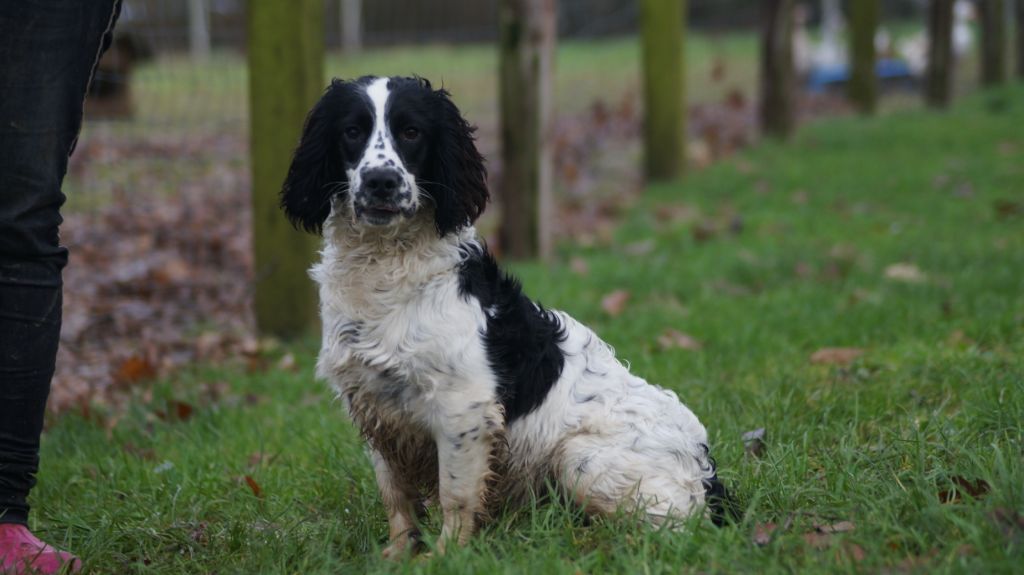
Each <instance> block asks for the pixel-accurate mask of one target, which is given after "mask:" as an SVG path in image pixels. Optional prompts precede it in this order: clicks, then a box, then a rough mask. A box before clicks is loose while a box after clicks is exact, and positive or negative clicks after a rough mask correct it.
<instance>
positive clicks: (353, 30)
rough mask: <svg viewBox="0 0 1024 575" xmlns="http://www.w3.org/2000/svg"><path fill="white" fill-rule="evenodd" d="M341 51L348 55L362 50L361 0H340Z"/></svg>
mask: <svg viewBox="0 0 1024 575" xmlns="http://www.w3.org/2000/svg"><path fill="white" fill-rule="evenodd" d="M341 49H342V51H344V52H345V53H348V54H354V53H357V52H359V51H360V50H362V49H363V0H341Z"/></svg>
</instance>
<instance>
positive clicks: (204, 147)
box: [68, 0, 923, 210]
mask: <svg viewBox="0 0 1024 575" xmlns="http://www.w3.org/2000/svg"><path fill="white" fill-rule="evenodd" d="M351 1H352V0H326V4H325V18H324V32H325V38H326V44H327V49H328V53H327V59H326V68H327V75H328V77H331V76H337V77H356V76H359V75H363V74H419V75H423V76H425V77H427V78H430V79H431V80H433V81H435V82H436V83H443V84H444V85H445V86H446V87H448V88H449V89H450V90H451V91H452V92H453V93H454V94H455V96H456V99H457V100H458V103H459V105H460V107H461V108H462V109H463V110H464V112H465V113H466V114H467V116H468V117H469V119H470V120H471V121H472V122H473V123H475V124H477V125H479V126H480V145H481V147H482V148H483V151H484V153H485V154H487V155H488V156H490V157H495V156H496V155H497V110H498V102H497V77H496V71H497V50H496V46H495V41H496V35H497V17H498V0H432V1H431V2H423V1H421V0H362V1H358V2H356V4H361V11H360V15H361V18H360V26H359V29H360V31H361V33H360V40H361V43H362V45H363V49H362V50H361V51H359V52H358V53H356V52H352V51H351V50H342V49H341V47H342V45H343V44H344V43H345V39H344V38H343V36H344V30H345V22H344V18H343V15H344V14H345V11H344V9H343V5H344V4H345V3H347V2H351ZM884 4H885V9H886V16H887V17H889V18H906V17H914V18H917V19H919V20H920V19H921V18H923V16H922V15H923V11H922V10H923V0H894V1H891V2H890V1H887V2H885V3H884ZM815 5H816V3H815ZM196 6H201V7H203V8H204V10H203V14H204V18H203V21H202V23H201V27H200V28H199V29H200V30H201V31H204V35H205V36H206V38H205V40H204V42H205V44H206V45H207V46H209V47H210V49H209V51H208V52H207V51H205V50H203V51H200V52H196V49H195V45H196V44H195V38H194V36H195V34H196V30H197V28H196V27H195V24H196V22H195V21H194V19H193V20H190V7H191V9H193V10H194V9H195V7H196ZM245 7H246V2H245V1H244V0H192V1H189V2H183V1H181V0H126V1H125V3H124V8H123V12H122V15H121V19H120V21H119V23H118V28H117V34H116V40H115V43H114V45H113V47H112V48H111V50H110V51H109V52H108V54H107V55H106V56H105V57H104V59H103V62H102V64H101V67H100V70H99V73H98V74H97V77H96V80H95V82H94V85H93V90H92V94H91V97H90V99H89V101H88V103H87V108H86V110H87V121H86V125H85V128H84V131H83V135H82V139H81V144H80V148H79V151H78V152H77V153H76V156H75V157H74V158H73V159H72V169H71V174H70V177H69V179H68V189H69V197H70V202H69V205H68V207H69V208H70V209H71V210H83V209H92V208H94V207H96V206H101V205H103V204H104V202H105V201H106V200H107V199H109V198H110V197H111V196H112V195H114V194H116V193H121V192H131V193H141V192H165V193H169V194H173V193H175V192H176V191H177V190H179V189H180V188H181V187H182V186H193V185H195V186H200V185H203V186H207V187H208V188H210V189H211V190H215V189H216V185H211V182H209V181H207V180H206V178H208V177H209V172H210V170H211V167H212V166H217V167H218V170H231V171H233V173H235V174H236V177H235V180H238V182H239V184H238V185H242V186H245V185H247V180H246V178H247V177H248V176H247V172H248V148H247V126H248V120H247V118H248V97H247V74H248V71H247V66H246V60H245V46H246V31H245ZM558 9H559V35H560V38H561V48H560V50H559V56H558V62H557V64H556V67H555V72H556V82H555V87H556V116H557V117H558V118H559V122H560V125H561V126H562V133H561V135H560V136H559V138H560V142H562V144H561V148H562V149H565V150H567V152H566V153H567V154H568V155H569V156H573V155H574V154H575V156H579V155H580V154H583V153H584V152H583V151H582V150H586V152H585V153H586V154H590V155H591V157H588V158H586V159H585V160H580V161H587V162H589V163H590V165H591V166H590V169H589V170H584V169H581V168H580V166H579V165H578V164H579V162H580V161H577V159H570V160H566V162H563V168H562V169H560V170H559V175H560V177H559V179H558V182H559V188H560V189H561V190H562V191H566V190H568V191H572V190H578V189H580V187H581V186H582V185H584V184H583V183H584V182H586V183H588V184H587V185H590V184H593V183H594V182H607V181H608V178H607V177H605V176H612V183H611V184H609V185H610V186H611V187H615V186H620V187H621V186H630V185H633V184H635V183H636V178H635V177H634V175H632V172H631V170H632V171H635V169H633V168H630V169H625V168H622V166H627V165H635V164H638V161H637V160H638V155H639V153H640V152H639V149H638V147H637V142H636V138H635V137H634V136H635V133H636V131H637V130H636V126H638V122H639V119H638V118H639V111H638V108H639V105H638V101H639V61H640V59H639V48H638V45H637V42H636V40H635V32H636V29H637V20H638V2H637V0H560V1H559V2H558ZM759 9H760V3H759V2H750V1H749V0H690V1H689V3H688V12H689V14H688V27H689V29H690V30H691V34H690V36H691V38H690V40H689V42H688V57H687V61H688V63H687V66H688V70H687V76H688V78H689V81H688V97H689V100H690V102H691V104H692V105H695V106H703V105H708V104H712V103H723V104H724V103H727V102H728V103H729V105H732V106H734V107H735V105H736V104H737V103H740V104H743V107H746V108H749V107H750V106H751V105H752V103H753V101H754V100H755V99H756V76H757V69H756V55H757V34H756V31H757V22H758V15H759ZM810 12H811V21H812V24H813V23H814V22H816V19H817V18H819V14H817V13H816V12H815V11H814V10H811V11H810ZM204 42H200V43H199V45H200V46H202V45H203V43H204ZM610 111H613V112H614V114H611V112H610ZM698 111H699V110H698ZM610 114H611V115H610ZM608 117H614V118H617V119H619V120H621V121H620V124H623V123H632V125H633V126H634V128H626V127H624V125H623V126H620V128H621V129H619V130H618V132H616V136H615V138H614V139H613V138H609V139H608V142H607V145H606V146H604V147H602V148H601V150H608V148H609V147H611V148H614V152H609V153H602V152H601V150H598V149H595V147H596V146H595V142H590V145H587V146H582V147H581V146H580V145H576V144H574V143H573V142H574V139H575V140H580V139H583V140H587V139H591V140H593V139H595V138H599V137H602V138H603V137H604V136H607V134H603V133H601V132H600V130H599V129H597V128H594V127H593V126H587V125H585V124H594V123H595V121H596V122H597V123H600V122H601V121H602V118H605V119H607V118H608ZM744 121H746V119H744ZM700 125H701V124H700V122H697V123H696V126H697V128H695V129H701V128H700ZM699 135H700V134H698V136H699ZM719 136H720V134H715V135H714V137H715V138H717V139H720V137H719ZM612 140H614V141H612ZM597 147H599V146H597ZM610 166H614V167H610ZM492 167H493V168H496V169H500V166H494V165H493V164H492ZM606 167H607V168H606ZM609 170H611V171H610V172H609ZM218 177H221V176H218ZM217 183H218V182H217V181H215V182H213V184H217ZM220 183H223V182H220Z"/></svg>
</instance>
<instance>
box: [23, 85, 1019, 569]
mask: <svg viewBox="0 0 1024 575" xmlns="http://www.w3.org/2000/svg"><path fill="white" fill-rule="evenodd" d="M1022 88H1024V87H1021V86H1018V87H1016V88H1014V89H1011V90H1008V91H1006V92H1004V93H1001V94H995V95H987V96H985V95H981V96H975V97H972V98H970V99H968V100H966V101H964V102H963V103H962V104H960V105H959V106H958V107H956V108H955V109H954V110H953V111H951V112H949V113H946V114H931V113H926V112H922V111H911V112H901V113H899V114H894V115H890V116H886V117H883V118H879V119H871V120H861V119H856V118H848V119H839V120H831V121H827V122H821V123H819V124H815V125H812V126H809V127H807V128H806V129H804V130H803V131H802V132H801V133H800V134H799V136H798V137H797V138H796V139H795V141H794V142H793V143H791V144H788V145H773V144H767V145H762V146H759V147H757V148H755V149H752V150H750V151H748V152H746V153H744V154H742V155H740V156H738V157H737V158H736V159H735V160H733V161H730V162H727V163H723V164H720V165H717V166H714V167H712V168H710V169H708V170H707V171H704V172H701V173H697V174H694V175H692V176H691V177H690V178H689V179H687V180H686V181H685V182H683V183H681V184H672V185H661V186H653V187H651V188H650V189H649V190H648V192H647V193H646V195H645V196H644V197H643V198H642V199H641V200H640V201H639V204H638V205H636V206H634V207H633V209H632V210H631V211H630V213H629V214H627V215H626V217H625V220H624V223H623V225H622V226H621V228H620V230H619V231H618V232H617V235H616V236H615V238H614V239H613V241H611V242H610V243H609V244H607V245H595V246H591V247H587V248H576V247H569V246H566V247H565V248H564V249H563V251H562V252H561V253H560V255H559V261H558V262H557V263H556V264H553V265H550V266H545V265H539V264H529V265H520V266H516V271H517V272H518V273H519V274H520V275H521V277H522V278H523V280H524V282H525V284H526V287H527V290H528V291H529V292H530V293H531V294H533V295H534V296H535V297H537V298H539V299H540V300H542V301H543V302H544V303H545V304H547V305H549V306H553V307H558V308H561V309H565V310H567V311H569V312H571V313H572V314H573V315H575V316H576V317H577V318H579V319H580V320H582V321H584V322H585V323H588V324H590V325H591V326H593V327H594V328H595V329H597V331H598V332H599V333H600V334H602V335H603V337H604V338H605V339H606V340H607V341H608V342H609V343H611V344H612V345H614V346H615V347H616V348H617V350H618V353H619V357H620V358H621V359H623V360H628V361H629V362H631V364H632V368H633V370H634V371H635V372H636V373H639V374H642V375H643V376H645V377H646V378H648V379H649V380H651V381H653V382H656V383H659V384H661V385H663V386H666V387H669V388H672V389H674V390H676V391H677V392H678V393H679V395H680V397H681V398H682V399H683V400H684V401H685V402H686V403H687V404H688V405H689V406H691V407H692V408H693V410H694V411H695V412H696V413H697V414H698V416H700V417H701V419H702V420H703V422H704V423H705V424H706V425H707V427H708V429H709V432H710V435H711V440H712V452H713V454H714V455H715V456H716V457H717V459H718V463H719V466H720V474H721V476H722V477H723V478H724V479H725V481H726V482H727V483H728V484H729V485H730V486H731V488H732V489H733V490H734V491H735V492H736V494H737V495H738V496H739V498H740V499H741V500H742V502H743V505H744V508H745V510H746V514H745V517H744V519H743V520H742V522H741V523H739V524H738V525H733V526H727V527H724V528H715V527H714V526H712V525H710V524H709V523H705V522H701V521H696V522H693V523H692V525H690V526H689V528H688V529H687V530H686V531H684V532H665V531H658V530H655V529H650V528H645V527H638V526H637V525H636V524H635V523H634V522H632V521H630V520H629V518H620V519H604V520H597V521H594V522H591V523H589V524H588V523H587V522H585V521H583V520H582V518H581V517H580V516H579V514H578V513H576V512H575V511H574V510H572V509H569V508H565V507H562V506H559V505H555V504H547V505H538V506H536V507H534V508H529V509H525V510H523V511H521V512H517V513H515V514H512V515H510V516H507V517H504V518H503V519H501V520H500V521H498V522H497V523H496V524H494V525H491V526H490V527H488V528H487V529H486V530H485V531H483V532H482V533H480V534H479V536H477V537H476V538H475V540H474V541H473V543H472V544H471V545H470V546H469V547H468V548H464V549H458V550H455V551H453V552H452V553H451V554H450V555H449V556H446V557H444V558H432V559H421V560H417V561H412V562H409V563H404V564H389V563H386V562H383V561H382V560H380V559H379V558H378V553H379V550H380V548H381V544H382V542H383V540H384V538H385V537H386V533H387V529H386V519H385V516H384V512H383V509H382V507H381V504H380V502H379V499H378V496H377V493H376V487H375V483H374V480H373V474H372V470H371V468H370V465H369V463H368V461H367V458H366V456H365V455H364V452H363V447H362V443H361V441H360V440H359V439H358V437H357V434H356V433H355V431H354V430H353V429H352V427H351V426H350V425H349V424H348V423H347V421H346V419H345V417H344V416H343V415H342V413H341V407H340V405H339V404H338V403H337V402H335V401H333V400H332V396H331V394H330V393H329V392H328V391H327V389H326V387H325V385H324V384H322V383H319V382H316V381H314V380H313V377H312V365H313V361H314V354H315V351H316V342H314V341H308V342H305V343H301V344H295V345H293V346H290V347H285V348H279V349H278V350H276V351H271V352H268V356H269V357H268V361H269V365H270V368H269V369H267V370H264V371H252V372H250V371H247V370H246V369H245V368H244V367H243V366H239V365H233V364H231V365H222V366H207V367H196V368H195V369H194V370H193V371H191V372H187V373H181V374H179V375H178V376H176V377H175V378H174V379H173V380H171V381H164V382H160V383H159V384H158V385H157V386H156V387H155V389H154V390H152V396H153V397H151V398H150V397H145V396H146V395H147V394H146V393H143V392H142V391H141V390H140V391H139V392H138V393H139V401H137V402H136V403H134V404H133V406H132V407H130V408H129V409H128V410H127V412H125V413H124V414H123V415H122V417H121V418H120V419H119V421H118V423H117V425H116V426H112V428H111V426H110V425H106V426H104V425H101V424H97V422H96V421H95V418H91V419H85V418H83V417H82V416H79V415H70V416H67V417H64V418H63V419H61V420H59V421H57V422H56V423H55V424H54V425H52V427H51V428H50V429H49V430H48V432H47V433H46V436H45V439H44V446H43V447H44V448H43V454H42V458H43V459H42V462H43V463H42V471H41V474H40V483H39V486H38V488H37V489H36V490H35V491H34V492H33V502H34V504H35V515H34V521H35V528H37V529H39V530H40V531H41V532H42V534H43V535H45V536H46V537H47V538H48V539H49V540H51V541H52V542H54V543H55V544H59V545H62V546H65V547H68V548H70V549H73V550H75V551H76V552H78V553H80V554H81V555H82V556H83V557H85V558H86V561H87V566H88V567H89V568H90V569H91V570H92V571H94V572H100V573H133V572H139V573H169V574H170V573H175V574H177V573H221V574H223V573H363V572H371V573H378V572H406V571H409V572H422V573H530V572H532V573H567V574H572V573H603V572H621V573H678V572H739V571H743V572H757V573H761V572H793V571H799V572H826V571H827V572H833V571H869V572H880V571H881V572H885V571H893V572H936V571H938V572H947V571H951V572H972V573H979V572H1010V571H1013V570H1019V569H1020V565H1021V564H1022V561H1024V552H1022V546H1024V518H1022V515H1021V514H1022V513H1024V461H1022V459H1024V444H1022V439H1024V213H1022V211H1024V208H1022V204H1021V203H1022V202H1024V132H1022V131H1021V128H1020V127H1021V126H1022V125H1024V89H1022ZM697 228H699V229H700V230H701V231H700V233H695V232H694V230H695V229H697ZM570 262H573V264H574V265H569V264H570ZM584 267H585V268H587V271H586V273H580V271H581V269H582V268H584ZM574 268H575V270H576V271H573V269H574ZM615 289H623V290H628V291H629V292H630V293H631V296H632V297H631V299H630V300H629V303H628V304H627V312H626V313H623V314H622V315H619V316H617V317H612V316H609V315H607V314H606V313H605V312H604V311H602V308H601V304H600V302H601V299H602V297H603V296H604V295H605V294H607V293H608V292H610V291H612V290H615ZM668 328H674V329H677V330H679V331H681V332H685V333H687V334H690V335H691V336H693V337H694V338H696V339H698V340H700V341H701V342H702V343H703V348H702V349H700V350H698V351H690V350H685V349H677V348H671V349H662V348H661V347H660V346H659V344H658V343H657V339H658V335H659V334H661V333H662V332H663V331H664V330H666V329H668ZM840 346H842V347H856V348H861V349H863V350H864V354H863V356H861V357H860V358H858V359H856V360H855V361H854V362H853V363H852V364H851V365H849V366H840V365H830V364H815V363H811V361H810V356H811V355H812V353H814V352H815V351H816V350H818V349H820V348H826V347H840ZM286 353H292V354H294V357H295V359H296V361H297V369H296V370H294V371H292V370H287V369H282V368H280V367H279V366H278V363H279V362H278V359H277V358H278V357H279V356H281V355H283V354H286ZM174 401H178V402H183V403H182V404H181V405H183V406H184V405H188V406H191V407H194V412H193V413H191V415H190V416H189V417H187V418H176V417H169V418H166V417H165V418H161V417H158V415H157V412H158V411H159V410H166V409H168V404H169V402H174ZM170 405H171V410H170V411H172V412H174V411H175V409H174V404H173V403H172V404H170ZM102 411H103V410H102V409H99V408H97V409H96V410H95V412H99V413H102ZM183 411H185V412H187V411H188V409H184V410H183ZM182 415H189V414H187V413H182ZM762 427H763V428H765V430H766V432H765V439H764V443H765V448H764V450H763V454H762V455H761V456H760V457H755V456H752V455H750V454H746V453H745V450H744V444H743V441H742V439H741V436H742V434H743V433H744V432H747V431H750V430H753V429H757V428H762ZM108 428H110V429H108ZM246 477H248V478H249V480H251V482H252V484H251V485H250V484H249V483H248V481H247V480H246V479H245V478H246ZM955 482H961V483H963V484H970V485H972V486H973V487H972V488H970V489H966V488H961V489H960V492H962V493H961V495H959V496H957V497H953V496H952V495H951V493H954V491H953V488H954V483H955ZM256 487H258V489H255V488H256ZM257 491H258V492H259V493H258V494H257V493H256V492H257ZM972 493H973V495H972ZM842 521H848V522H852V525H850V524H842V525H844V526H845V528H844V529H843V530H842V532H841V533H837V534H832V535H829V534H822V533H815V532H814V524H816V523H818V524H836V523H839V522H842ZM768 523H772V524H775V525H777V526H778V528H777V529H776V530H775V532H774V534H773V536H772V537H766V536H762V537H761V543H763V544H757V543H755V542H754V539H755V533H756V532H757V531H759V530H760V531H761V532H763V531H765V530H766V528H765V524H768ZM850 527H852V529H850ZM437 531H438V521H437V517H434V518H432V522H431V524H430V525H428V527H427V532H428V533H430V534H436V533H437ZM762 535H763V533H762Z"/></svg>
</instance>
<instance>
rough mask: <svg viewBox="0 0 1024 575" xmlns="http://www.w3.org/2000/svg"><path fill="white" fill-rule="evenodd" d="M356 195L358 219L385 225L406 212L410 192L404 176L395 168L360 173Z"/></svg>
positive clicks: (371, 169)
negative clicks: (405, 207) (404, 206)
mask: <svg viewBox="0 0 1024 575" xmlns="http://www.w3.org/2000/svg"><path fill="white" fill-rule="evenodd" d="M359 179H360V184H359V189H358V190H357V191H356V194H355V210H356V217H358V218H361V219H363V220H365V221H367V222H369V223H371V224H374V225H385V224H388V223H390V222H391V220H393V219H394V218H395V217H397V216H399V215H401V214H402V213H403V211H404V208H403V204H404V203H407V200H408V198H409V191H408V190H407V189H406V188H407V187H408V186H407V185H406V183H405V181H404V179H403V178H402V174H401V173H399V171H398V170H395V169H393V168H368V169H366V170H363V171H362V172H360V173H359Z"/></svg>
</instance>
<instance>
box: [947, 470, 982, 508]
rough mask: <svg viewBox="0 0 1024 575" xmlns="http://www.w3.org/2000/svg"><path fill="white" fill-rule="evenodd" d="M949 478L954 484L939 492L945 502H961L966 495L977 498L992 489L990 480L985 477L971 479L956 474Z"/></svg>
mask: <svg viewBox="0 0 1024 575" xmlns="http://www.w3.org/2000/svg"><path fill="white" fill-rule="evenodd" d="M949 480H950V482H951V483H952V484H953V486H952V487H951V488H949V489H944V490H942V491H940V492H939V500H940V501H942V502H943V503H959V502H960V501H962V500H963V496H964V495H967V496H969V497H970V498H971V499H977V498H979V497H982V496H984V495H985V494H987V493H988V492H989V490H990V489H991V487H990V486H989V484H988V482H987V481H985V480H984V479H974V480H970V479H966V478H964V477H961V476H959V475H955V476H953V477H950V478H949Z"/></svg>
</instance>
